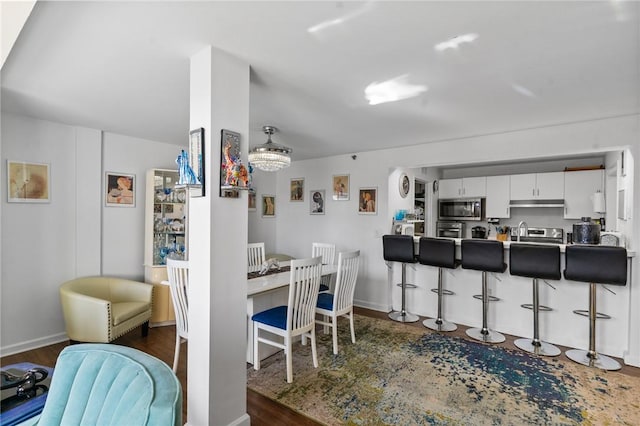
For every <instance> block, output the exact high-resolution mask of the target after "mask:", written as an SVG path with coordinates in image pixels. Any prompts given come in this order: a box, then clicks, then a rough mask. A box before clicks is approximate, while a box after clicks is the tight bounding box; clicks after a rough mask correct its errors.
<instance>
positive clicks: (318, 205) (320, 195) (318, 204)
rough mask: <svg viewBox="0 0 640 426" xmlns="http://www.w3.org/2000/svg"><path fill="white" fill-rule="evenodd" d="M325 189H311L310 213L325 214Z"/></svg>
mask: <svg viewBox="0 0 640 426" xmlns="http://www.w3.org/2000/svg"><path fill="white" fill-rule="evenodd" d="M324 194H325V190H324V189H314V190H311V191H309V214H324V200H325V196H324Z"/></svg>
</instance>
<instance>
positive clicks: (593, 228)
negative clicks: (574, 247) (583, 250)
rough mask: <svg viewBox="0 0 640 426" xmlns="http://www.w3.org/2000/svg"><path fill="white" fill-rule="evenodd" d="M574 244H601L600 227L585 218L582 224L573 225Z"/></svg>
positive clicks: (581, 221)
mask: <svg viewBox="0 0 640 426" xmlns="http://www.w3.org/2000/svg"><path fill="white" fill-rule="evenodd" d="M573 243H574V244H599V243H600V225H599V224H597V223H595V222H594V221H592V220H591V218H590V217H583V218H582V219H581V220H580V222H578V223H574V224H573Z"/></svg>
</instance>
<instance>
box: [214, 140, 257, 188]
mask: <svg viewBox="0 0 640 426" xmlns="http://www.w3.org/2000/svg"><path fill="white" fill-rule="evenodd" d="M221 134H222V141H221V143H220V196H221V197H225V198H238V197H239V196H240V192H239V190H240V189H249V188H250V187H251V174H250V173H249V169H248V168H247V167H246V166H245V165H244V164H242V158H241V157H240V134H239V133H236V132H232V131H230V130H226V129H222V131H221Z"/></svg>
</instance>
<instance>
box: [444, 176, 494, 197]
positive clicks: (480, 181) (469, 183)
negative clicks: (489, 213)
mask: <svg viewBox="0 0 640 426" xmlns="http://www.w3.org/2000/svg"><path fill="white" fill-rule="evenodd" d="M438 186H439V189H438V197H439V198H461V197H464V198H470V197H485V196H486V195H487V178H486V177H485V176H481V177H472V178H460V179H441V180H440V182H439V185H438Z"/></svg>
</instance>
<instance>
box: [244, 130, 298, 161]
mask: <svg viewBox="0 0 640 426" xmlns="http://www.w3.org/2000/svg"><path fill="white" fill-rule="evenodd" d="M277 130H278V129H276V128H275V127H273V126H264V127H263V128H262V131H263V132H264V133H266V134H267V135H268V137H269V138H268V140H267V142H265V143H263V144H262V145H257V146H254V147H253V148H251V150H250V151H249V163H251V165H252V166H253V167H255V168H257V169H260V170H263V171H265V172H275V171H278V170H280V169H284V168H285V167H289V166H290V165H291V151H292V149H291V148H287V147H286V146H283V145H278V144H277V143H274V142H273V141H272V140H271V135H272V134H273V133H274V132H276V131H277Z"/></svg>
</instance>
